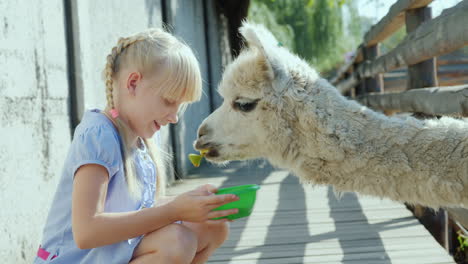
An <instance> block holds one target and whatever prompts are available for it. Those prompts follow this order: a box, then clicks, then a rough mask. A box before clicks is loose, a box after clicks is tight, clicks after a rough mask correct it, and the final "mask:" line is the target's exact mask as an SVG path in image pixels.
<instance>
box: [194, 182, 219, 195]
mask: <svg viewBox="0 0 468 264" xmlns="http://www.w3.org/2000/svg"><path fill="white" fill-rule="evenodd" d="M197 190H200V191H203V192H208V193H216V192H217V191H218V188H216V187H215V186H214V185H213V184H209V183H208V184H205V185H202V186H200V187H198V188H197Z"/></svg>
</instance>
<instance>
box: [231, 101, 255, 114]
mask: <svg viewBox="0 0 468 264" xmlns="http://www.w3.org/2000/svg"><path fill="white" fill-rule="evenodd" d="M257 103H258V100H255V101H253V102H242V101H235V102H234V104H233V106H234V109H236V110H239V111H242V112H250V111H252V110H254V109H255V107H256V106H257Z"/></svg>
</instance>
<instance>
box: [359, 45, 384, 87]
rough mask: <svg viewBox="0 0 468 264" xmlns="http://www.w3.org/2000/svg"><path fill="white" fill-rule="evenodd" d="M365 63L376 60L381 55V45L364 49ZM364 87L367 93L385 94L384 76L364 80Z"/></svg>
mask: <svg viewBox="0 0 468 264" xmlns="http://www.w3.org/2000/svg"><path fill="white" fill-rule="evenodd" d="M363 53H364V61H367V60H369V61H370V60H374V59H376V58H377V57H378V56H379V55H380V43H377V44H376V45H373V46H369V47H365V48H364V52H363ZM364 87H365V91H366V93H373V92H374V93H375V92H379V93H383V91H384V84H383V77H382V74H377V75H376V76H374V77H373V78H364Z"/></svg>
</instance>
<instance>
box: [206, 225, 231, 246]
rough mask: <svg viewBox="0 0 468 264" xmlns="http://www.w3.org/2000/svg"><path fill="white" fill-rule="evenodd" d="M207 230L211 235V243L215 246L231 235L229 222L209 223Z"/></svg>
mask: <svg viewBox="0 0 468 264" xmlns="http://www.w3.org/2000/svg"><path fill="white" fill-rule="evenodd" d="M205 232H206V233H207V235H209V236H210V237H211V239H210V241H209V243H210V244H212V245H213V246H215V247H219V246H221V244H223V243H224V241H226V239H227V238H228V236H229V223H228V222H226V223H222V224H216V225H207V226H206V227H205Z"/></svg>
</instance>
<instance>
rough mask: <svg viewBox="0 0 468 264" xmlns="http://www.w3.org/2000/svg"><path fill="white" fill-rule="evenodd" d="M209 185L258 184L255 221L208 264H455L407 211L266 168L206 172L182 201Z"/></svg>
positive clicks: (254, 165) (235, 229)
mask: <svg viewBox="0 0 468 264" xmlns="http://www.w3.org/2000/svg"><path fill="white" fill-rule="evenodd" d="M205 183H212V184H214V185H216V186H219V187H221V188H222V187H230V186H234V185H240V184H259V185H261V189H260V190H259V192H258V195H257V202H256V205H255V209H254V212H253V213H252V215H251V216H250V217H248V218H245V219H239V220H236V221H235V222H233V223H232V225H231V234H230V237H229V239H228V241H226V242H225V243H224V245H223V246H222V247H221V248H220V249H218V250H217V252H216V253H215V254H214V255H213V256H212V257H211V259H210V261H209V263H219V264H221V263H265V264H266V263H268V264H275V263H285V264H292V263H350V264H351V263H372V264H389V263H424V264H429V263H454V261H453V259H452V257H451V256H450V255H449V254H448V253H447V252H446V251H445V250H444V249H443V248H442V247H441V246H440V245H439V244H438V243H437V242H436V241H435V240H434V238H433V237H432V236H431V235H430V234H429V232H428V231H427V230H426V229H425V228H424V227H423V226H422V225H421V224H420V223H419V222H418V220H417V219H415V218H414V217H413V216H412V214H411V212H410V211H408V210H407V209H406V207H405V206H404V205H403V204H400V203H395V202H392V201H389V200H381V199H378V198H373V197H360V196H357V195H356V194H354V193H346V194H344V195H343V196H342V197H341V198H340V199H338V198H337V197H336V196H335V194H334V193H333V190H332V188H331V187H327V186H320V187H313V186H311V185H301V184H300V182H299V179H298V178H297V177H296V176H294V175H292V174H290V173H289V172H287V171H284V170H276V169H274V168H272V167H271V166H270V165H269V164H268V163H267V162H265V161H252V162H234V163H231V164H230V165H229V166H227V167H224V168H219V167H214V166H212V165H209V164H205V166H202V167H201V168H198V169H194V170H193V172H192V173H191V175H190V176H189V178H188V179H186V180H184V181H183V182H181V183H177V184H175V185H174V186H173V187H171V188H170V189H169V194H178V193H181V192H184V191H186V190H190V189H193V188H195V187H197V186H199V185H202V184H205Z"/></svg>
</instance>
